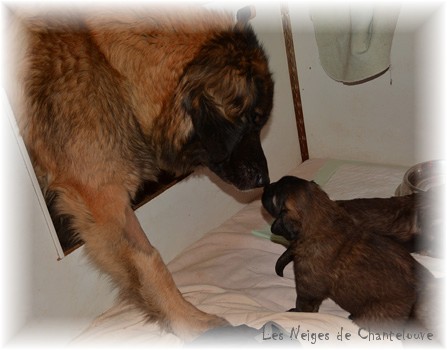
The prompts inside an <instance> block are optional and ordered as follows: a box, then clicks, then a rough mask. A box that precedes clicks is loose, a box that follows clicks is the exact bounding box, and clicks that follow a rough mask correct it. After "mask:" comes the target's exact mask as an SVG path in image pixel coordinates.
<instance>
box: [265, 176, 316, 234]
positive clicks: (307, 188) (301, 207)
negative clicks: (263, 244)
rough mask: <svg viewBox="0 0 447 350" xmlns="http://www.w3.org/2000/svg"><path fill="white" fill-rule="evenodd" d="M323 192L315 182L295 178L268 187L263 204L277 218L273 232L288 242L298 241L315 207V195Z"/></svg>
mask: <svg viewBox="0 0 447 350" xmlns="http://www.w3.org/2000/svg"><path fill="white" fill-rule="evenodd" d="M321 192H322V191H321V190H319V186H318V185H317V184H316V183H315V182H313V181H307V180H303V179H300V178H297V177H294V176H284V177H283V178H281V179H280V180H279V181H278V182H275V183H272V184H270V185H268V186H266V187H265V188H264V193H263V195H262V204H263V206H264V208H265V209H266V210H267V211H268V212H269V214H270V215H271V216H273V217H274V218H275V221H274V222H273V224H272V227H271V231H272V232H273V233H274V234H276V235H281V236H283V237H284V238H286V239H288V240H294V239H296V238H297V237H298V235H299V234H300V232H301V231H302V228H303V220H305V218H306V215H307V212H308V210H309V208H311V207H312V206H313V205H314V201H315V199H316V198H313V194H315V193H321Z"/></svg>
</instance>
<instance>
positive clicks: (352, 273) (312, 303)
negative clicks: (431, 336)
mask: <svg viewBox="0 0 447 350" xmlns="http://www.w3.org/2000/svg"><path fill="white" fill-rule="evenodd" d="M408 198H411V197H408ZM408 198H407V199H408ZM405 201H406V199H404V200H403V202H405ZM262 202H263V205H264V207H265V208H266V209H267V211H268V212H269V213H270V214H271V215H272V216H273V217H274V218H275V221H274V222H273V224H272V227H271V231H272V232H273V233H275V234H279V235H282V236H284V237H286V238H288V239H290V240H291V244H290V247H289V248H288V249H287V251H286V253H285V255H284V254H283V255H282V256H281V257H280V259H279V260H278V264H280V265H279V266H278V264H277V266H276V269H277V272H280V273H281V274H282V269H283V268H284V263H286V262H287V260H289V259H292V260H293V262H294V274H295V283H296V292H297V297H296V305H295V308H293V309H292V310H291V311H299V312H317V311H318V309H319V307H320V304H321V302H322V301H323V300H324V299H326V298H331V299H332V300H333V301H335V302H336V303H337V304H338V305H339V306H340V307H342V308H343V309H345V310H346V311H348V312H350V314H351V316H350V318H351V319H352V320H353V321H354V322H356V323H357V324H359V325H360V326H362V327H369V328H372V329H377V328H381V327H385V328H386V327H390V326H391V327H394V326H401V325H404V324H407V323H408V322H413V320H414V316H415V314H416V313H417V312H418V310H419V309H420V306H419V305H418V303H419V302H420V300H419V295H420V294H422V289H423V288H422V286H423V284H425V283H429V284H431V283H432V282H433V281H434V280H433V276H432V275H431V273H430V272H429V271H428V270H426V269H425V268H424V267H423V266H422V265H421V264H419V263H418V262H417V261H416V260H415V259H414V258H413V257H412V256H411V255H410V253H409V252H408V250H407V248H406V247H405V246H404V245H403V244H401V243H399V242H398V241H397V240H394V239H390V238H389V237H387V235H386V234H378V232H374V231H370V228H368V227H364V226H363V225H361V224H359V223H358V222H356V220H355V219H354V218H353V217H352V216H351V215H350V214H349V212H348V211H347V210H346V209H345V208H346V207H348V206H346V202H342V204H341V205H340V204H339V203H337V202H336V201H332V200H331V199H330V198H329V197H328V195H327V194H326V193H325V192H324V191H323V190H322V189H321V188H320V186H318V185H317V184H316V183H315V182H313V181H307V180H304V179H300V178H297V177H293V176H285V177H283V178H281V179H280V180H279V181H278V182H275V183H272V184H269V185H267V186H266V187H265V190H264V193H263V197H262ZM404 207H405V206H404ZM404 209H405V208H404ZM404 211H405V210H404ZM410 224H411V220H410ZM398 226H402V227H404V226H405V225H398ZM410 226H411V225H410ZM397 236H398V235H397ZM281 259H283V260H284V261H282V262H281Z"/></svg>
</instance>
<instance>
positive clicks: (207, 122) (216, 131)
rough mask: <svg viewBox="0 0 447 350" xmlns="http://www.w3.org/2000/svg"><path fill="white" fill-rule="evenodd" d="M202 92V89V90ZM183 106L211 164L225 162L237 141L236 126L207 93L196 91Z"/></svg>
mask: <svg viewBox="0 0 447 350" xmlns="http://www.w3.org/2000/svg"><path fill="white" fill-rule="evenodd" d="M200 90H201V89H200ZM183 106H184V108H185V110H186V112H187V114H188V115H189V116H190V117H191V120H192V124H193V126H194V131H195V134H196V135H197V137H198V138H199V140H200V142H201V144H202V145H203V147H204V148H205V150H206V151H207V153H208V156H209V159H210V162H211V163H220V162H223V161H225V160H226V159H227V158H228V157H229V156H230V155H231V150H232V149H233V147H234V144H235V143H236V141H237V138H236V136H237V135H238V133H237V132H236V127H235V125H234V124H233V123H232V122H230V121H229V120H227V119H226V118H225V115H224V112H223V110H222V109H221V107H220V106H219V105H218V104H216V103H215V102H214V101H213V99H212V97H211V96H210V95H208V94H207V93H206V92H205V91H203V90H202V91H200V92H199V89H195V90H194V91H191V92H190V93H189V94H188V95H186V96H185V98H184V102H183Z"/></svg>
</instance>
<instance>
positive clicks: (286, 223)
mask: <svg viewBox="0 0 447 350" xmlns="http://www.w3.org/2000/svg"><path fill="white" fill-rule="evenodd" d="M270 230H271V231H272V233H274V234H275V235H279V236H282V237H284V238H285V239H287V240H289V241H292V240H295V239H296V238H297V237H298V234H299V232H300V230H301V225H300V224H299V223H298V222H295V221H292V220H290V219H289V218H288V217H287V215H280V217H279V218H278V219H276V220H275V221H274V222H273V224H272V227H271V228H270Z"/></svg>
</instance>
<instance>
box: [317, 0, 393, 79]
mask: <svg viewBox="0 0 447 350" xmlns="http://www.w3.org/2000/svg"><path fill="white" fill-rule="evenodd" d="M399 9H400V8H399V6H398V5H395V4H391V5H389V4H385V3H382V2H380V3H375V2H373V3H369V4H368V3H365V2H362V4H349V3H340V2H337V3H336V4H335V5H334V6H329V7H328V5H327V4H326V5H325V6H324V8H323V7H316V8H313V9H312V10H311V17H312V21H313V24H314V30H315V38H316V41H317V46H318V52H319V55H320V62H321V65H322V66H323V69H324V70H325V72H326V73H327V74H328V75H329V76H330V77H331V78H332V79H334V80H337V81H340V82H344V83H356V82H361V81H364V80H368V79H371V78H373V77H375V76H377V75H380V74H381V73H382V72H384V71H386V70H387V69H388V68H389V66H390V52H391V44H392V41H393V35H394V30H395V28H396V23H397V19H398V16H399Z"/></svg>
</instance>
